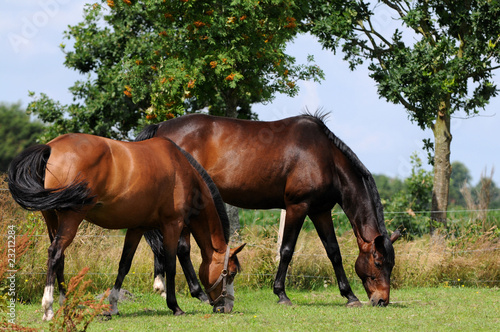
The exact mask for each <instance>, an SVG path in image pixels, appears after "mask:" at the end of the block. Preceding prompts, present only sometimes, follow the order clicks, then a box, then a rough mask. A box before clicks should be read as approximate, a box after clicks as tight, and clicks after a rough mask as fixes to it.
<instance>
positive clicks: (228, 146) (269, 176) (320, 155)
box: [156, 114, 334, 208]
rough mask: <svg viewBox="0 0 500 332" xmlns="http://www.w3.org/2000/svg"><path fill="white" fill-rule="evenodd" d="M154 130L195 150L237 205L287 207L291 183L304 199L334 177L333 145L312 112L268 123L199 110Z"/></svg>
mask: <svg viewBox="0 0 500 332" xmlns="http://www.w3.org/2000/svg"><path fill="white" fill-rule="evenodd" d="M156 135H157V136H164V137H168V138H170V139H172V140H173V141H174V142H176V143H177V144H178V145H179V146H181V147H182V148H183V149H185V150H186V151H188V152H189V153H191V154H192V155H193V157H195V159H196V160H197V161H198V162H200V164H201V165H202V166H203V167H204V168H205V169H206V170H207V172H208V173H209V174H210V176H211V177H212V179H213V180H214V182H215V183H216V184H217V187H218V188H219V190H220V192H221V194H222V197H223V199H224V200H225V201H226V202H228V203H231V204H234V205H237V206H241V207H246V208H274V207H284V206H285V194H286V193H285V191H286V189H287V188H288V189H289V191H290V192H291V193H293V195H291V196H289V198H290V199H292V200H300V199H303V197H304V196H307V195H309V194H311V193H310V192H307V191H308V190H309V191H315V190H316V189H320V190H323V191H324V190H326V189H325V188H324V187H325V186H328V185H329V184H331V182H332V167H331V164H332V162H331V160H332V158H334V156H333V149H332V148H333V145H332V142H331V141H330V140H329V139H328V137H327V136H326V135H325V133H324V132H323V130H322V128H321V126H320V125H319V124H318V122H317V120H315V119H314V118H313V117H308V116H297V117H292V118H287V119H283V120H279V121H272V122H265V121H248V120H239V119H230V118H222V117H214V116H209V115H202V114H195V115H188V116H183V117H180V118H177V119H174V120H169V121H167V122H164V123H162V124H161V125H160V126H159V128H158V131H157V134H156ZM304 183H307V184H308V186H307V188H306V187H303V188H298V184H304Z"/></svg>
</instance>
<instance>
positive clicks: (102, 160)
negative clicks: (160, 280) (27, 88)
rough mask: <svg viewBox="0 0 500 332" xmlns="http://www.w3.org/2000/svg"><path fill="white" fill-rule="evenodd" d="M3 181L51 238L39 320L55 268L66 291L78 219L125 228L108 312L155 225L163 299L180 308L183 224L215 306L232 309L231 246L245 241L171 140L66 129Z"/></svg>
mask: <svg viewBox="0 0 500 332" xmlns="http://www.w3.org/2000/svg"><path fill="white" fill-rule="evenodd" d="M188 158H190V159H188ZM8 181H9V189H10V191H11V193H12V196H13V198H14V199H15V200H16V202H17V203H19V204H20V205H21V206H22V207H23V208H25V209H28V210H36V211H42V213H43V216H44V218H45V222H46V224H47V228H48V232H49V237H50V241H51V245H50V247H49V250H48V256H49V257H48V270H47V283H46V286H45V291H44V295H43V300H42V306H43V309H44V316H43V319H44V320H50V319H51V318H52V317H53V315H54V313H53V310H52V303H53V292H54V282H55V278H56V276H57V279H58V281H59V291H60V300H61V299H64V292H65V289H64V276H63V273H64V250H65V249H66V248H67V247H68V246H69V245H70V243H71V242H72V241H73V238H74V237H75V235H76V231H77V229H78V226H79V225H80V223H81V222H82V221H83V219H86V220H87V221H89V222H92V223H94V224H96V225H99V226H101V227H104V228H108V229H124V228H126V229H127V234H126V236H125V243H124V247H123V252H122V257H121V259H120V263H119V270H118V276H117V278H116V282H115V285H114V287H113V290H112V291H111V294H110V296H109V301H110V304H111V312H110V314H116V313H118V309H117V299H118V294H119V290H120V287H121V285H122V282H123V279H124V278H125V276H126V275H127V273H128V271H129V269H130V266H131V264H132V258H133V256H134V253H135V251H136V249H137V246H138V244H139V241H140V240H141V238H142V235H143V233H144V232H145V231H148V230H152V229H155V230H158V231H159V232H160V233H161V235H162V237H163V242H162V243H161V244H160V246H162V248H163V250H164V257H165V259H164V261H163V264H165V267H166V275H167V305H168V307H169V308H170V309H171V310H172V311H173V313H174V314H175V315H180V314H183V311H182V310H181V309H180V308H179V306H178V304H177V300H176V297H175V285H174V282H175V272H176V271H175V270H176V269H175V264H176V259H175V256H176V250H177V243H178V240H179V237H180V235H181V231H182V229H183V228H184V227H185V226H187V227H188V228H189V230H190V232H191V233H192V234H193V236H194V238H195V239H196V241H197V243H198V245H199V246H200V249H201V253H202V263H201V266H200V271H199V276H200V280H201V282H202V284H203V285H204V286H205V287H206V288H210V289H208V290H207V293H208V295H209V296H210V298H211V299H212V304H213V305H214V311H222V312H229V311H231V310H232V307H233V300H234V297H233V295H234V291H233V289H232V282H233V280H234V277H235V275H236V273H237V271H238V269H239V262H238V260H237V257H236V254H237V253H238V252H239V251H240V250H241V249H242V248H243V246H240V247H238V248H236V249H231V250H230V249H229V246H228V220H227V215H226V212H225V210H224V208H223V202H222V200H221V198H220V195H219V193H218V191H217V189H216V187H215V186H214V184H213V182H212V181H211V180H210V178H209V177H208V176H207V174H206V172H204V170H203V169H202V168H201V167H200V166H199V164H197V163H196V161H194V160H193V159H192V157H190V156H189V155H188V154H184V153H183V151H182V150H181V149H180V148H178V146H176V145H175V144H174V143H173V142H171V141H170V140H167V139H163V138H155V139H154V140H149V141H144V142H132V143H131V142H128V143H127V142H119V141H114V140H110V139H106V138H102V137H98V136H91V135H86V134H68V135H63V136H60V137H58V138H56V139H54V140H53V141H51V142H49V143H48V144H46V145H36V146H34V147H31V148H28V149H27V150H25V151H24V152H22V153H21V154H20V155H19V156H17V157H16V158H15V159H14V160H13V161H12V163H11V165H10V169H9V175H8ZM191 268H192V267H191Z"/></svg>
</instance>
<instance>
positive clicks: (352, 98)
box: [0, 0, 500, 185]
mask: <svg viewBox="0 0 500 332" xmlns="http://www.w3.org/2000/svg"><path fill="white" fill-rule="evenodd" d="M86 2H87V1H81V0H23V1H19V0H4V3H3V6H2V9H1V12H0V75H1V83H0V84H1V85H0V102H8V103H14V102H21V103H22V105H23V106H27V104H28V103H29V102H30V100H31V99H30V97H29V96H28V91H34V92H36V93H37V94H39V93H41V92H43V93H46V94H48V95H49V96H50V97H52V98H54V99H56V100H59V101H61V102H62V103H70V102H71V101H72V95H71V94H70V93H69V92H68V88H69V87H70V86H72V85H73V83H74V82H75V81H76V80H78V79H81V78H82V77H81V76H79V75H78V74H77V73H76V72H73V71H71V70H69V69H67V68H65V67H64V65H63V62H64V54H63V53H62V51H61V50H60V48H59V45H60V44H61V43H62V42H65V43H67V41H65V40H63V31H64V30H66V29H67V26H68V25H74V24H77V23H78V22H80V21H82V18H83V5H84V4H85V3H86ZM379 10H380V11H381V12H379V13H378V14H379V15H378V21H377V22H376V24H378V25H379V28H380V29H382V30H386V31H392V29H394V25H395V24H396V23H395V22H393V21H392V20H391V18H390V14H389V13H386V12H384V11H383V9H379ZM288 51H289V54H291V55H293V56H295V57H296V58H297V63H305V61H306V57H307V55H308V54H311V55H314V57H315V60H316V63H317V64H318V65H319V66H320V67H321V68H322V69H323V70H324V72H325V75H326V79H325V80H324V81H323V82H322V83H321V84H317V83H314V82H300V84H299V86H300V89H301V91H300V94H299V95H298V96H296V97H294V98H289V97H285V96H277V98H276V99H275V100H274V101H273V102H272V103H269V104H267V105H255V106H254V111H256V112H257V113H258V114H259V117H260V119H261V120H276V119H281V118H285V117H289V116H294V115H297V114H300V113H301V112H303V110H304V108H305V107H307V108H308V109H309V110H315V109H317V108H323V110H324V111H328V112H330V116H329V118H328V122H327V125H328V126H329V128H330V129H331V130H332V131H333V132H334V133H335V134H336V135H337V136H338V137H340V138H341V139H342V140H344V142H345V143H347V144H348V145H349V146H350V147H351V148H352V150H353V151H354V152H355V153H356V154H357V155H358V157H359V158H360V159H361V161H362V162H363V163H364V164H365V165H366V166H367V167H368V169H369V170H370V171H371V172H372V173H374V174H386V175H388V176H394V177H399V178H405V177H407V176H408V175H409V171H410V155H411V154H412V153H413V152H418V153H419V154H420V155H421V156H422V158H423V159H424V160H426V157H425V153H424V152H423V151H422V149H421V148H422V139H423V138H432V133H431V132H430V130H427V131H422V130H420V129H419V128H418V127H417V125H415V124H412V123H411V122H410V121H409V119H408V115H407V113H406V112H405V110H404V108H403V107H402V106H399V105H393V104H389V103H387V102H386V101H384V100H381V99H379V98H378V95H377V91H376V86H375V83H374V81H373V80H371V79H370V78H369V77H368V71H367V70H366V68H359V69H357V70H356V71H354V72H352V71H350V70H349V68H348V66H347V63H345V62H343V61H342V59H341V54H337V55H334V54H333V53H331V52H329V51H324V50H322V49H321V46H320V45H319V44H318V42H317V41H316V40H315V39H314V38H313V37H310V36H302V37H299V38H298V39H297V40H296V41H295V42H294V43H292V44H290V45H289V47H288ZM499 75H500V70H498V71H497V74H496V79H495V81H496V83H497V84H498V85H499V86H500V79H499ZM481 115H482V116H480V117H476V118H471V119H461V118H458V117H457V118H454V119H453V120H452V128H451V130H452V134H453V141H452V147H451V160H452V161H455V160H457V161H460V162H462V163H464V164H465V165H466V166H467V168H469V170H470V173H471V175H472V177H473V183H475V182H477V181H478V179H479V177H480V175H481V173H482V172H483V171H484V170H485V169H487V172H488V174H489V172H490V171H491V168H492V167H494V166H497V167H498V166H499V165H500V140H499V138H500V96H499V97H497V98H496V99H494V100H493V102H491V103H490V105H488V106H487V108H486V110H484V111H482V112H481ZM494 180H495V182H496V184H497V185H500V170H498V169H497V172H496V174H495V175H494Z"/></svg>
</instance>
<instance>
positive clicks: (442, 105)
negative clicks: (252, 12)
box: [305, 0, 500, 224]
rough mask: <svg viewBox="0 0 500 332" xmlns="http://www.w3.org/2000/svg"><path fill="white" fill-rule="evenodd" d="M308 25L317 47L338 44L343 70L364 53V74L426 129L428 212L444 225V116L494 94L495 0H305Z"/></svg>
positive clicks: (497, 55) (475, 109)
mask: <svg viewBox="0 0 500 332" xmlns="http://www.w3.org/2000/svg"><path fill="white" fill-rule="evenodd" d="M377 7H378V8H380V7H383V8H384V9H385V12H386V13H387V12H390V13H391V15H392V17H395V18H396V19H397V20H398V21H399V22H400V23H401V27H402V29H401V30H400V29H396V30H395V31H394V32H393V33H392V35H384V34H383V33H382V32H381V31H378V30H376V29H375V25H374V23H373V22H374V19H375V18H376V17H375V14H374V12H373V10H372V9H371V8H377ZM311 8H313V9H312V10H311V13H310V16H309V20H310V22H309V24H307V25H305V27H306V28H307V29H308V30H309V31H311V33H312V34H314V35H316V36H317V37H318V38H319V39H320V41H321V43H322V44H323V46H324V47H326V48H330V49H332V50H335V49H336V48H337V47H338V46H339V45H341V46H342V50H343V52H344V54H345V59H346V60H348V61H349V63H350V67H351V69H354V68H356V66H358V65H359V64H361V63H363V61H364V60H368V61H369V62H370V64H369V67H368V68H369V71H370V77H371V78H373V79H374V80H375V82H377V85H378V93H379V95H380V97H381V98H385V99H386V100H387V101H389V102H392V103H395V104H401V105H403V106H404V108H405V109H406V111H407V113H408V116H409V118H410V120H411V121H412V122H415V123H417V124H418V125H419V126H420V128H422V129H425V128H430V129H432V131H433V134H434V142H433V143H432V142H431V141H430V139H428V140H425V141H424V144H425V147H426V148H428V150H429V151H431V152H433V156H432V158H431V162H432V164H433V165H434V188H433V201H432V202H433V203H432V210H433V211H434V212H433V214H432V218H433V219H434V220H438V221H442V222H443V223H444V224H446V211H447V207H448V192H449V179H450V173H451V167H450V143H451V139H452V134H451V127H450V119H451V117H452V116H453V115H454V114H456V113H458V112H462V114H464V116H465V117H470V116H475V115H477V114H478V113H479V111H480V110H481V109H482V108H484V107H485V105H486V104H488V102H489V100H490V99H491V98H492V97H494V96H496V95H497V93H498V89H497V87H496V85H495V84H493V82H492V76H493V71H494V70H496V69H498V68H500V66H499V65H498V64H499V62H500V45H499V42H500V34H499V31H500V2H499V1H492V0H475V1H473V0H467V1H448V0H445V1H442V0H439V1H438V0H419V1H407V0H380V1H377V4H376V5H375V7H370V6H369V4H368V3H365V2H364V1H342V2H339V1H331V2H330V1H320V0H318V1H311Z"/></svg>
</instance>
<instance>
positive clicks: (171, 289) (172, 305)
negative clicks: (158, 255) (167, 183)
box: [163, 222, 184, 316]
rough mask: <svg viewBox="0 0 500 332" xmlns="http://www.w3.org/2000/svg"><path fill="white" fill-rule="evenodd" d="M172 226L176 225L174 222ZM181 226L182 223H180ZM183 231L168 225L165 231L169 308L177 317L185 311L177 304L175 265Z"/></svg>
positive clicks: (164, 242) (164, 244)
mask: <svg viewBox="0 0 500 332" xmlns="http://www.w3.org/2000/svg"><path fill="white" fill-rule="evenodd" d="M172 224H176V223H175V222H173V223H172ZM179 224H180V223H179ZM181 231H182V229H177V228H176V227H174V226H171V225H166V226H165V227H164V230H163V249H164V253H165V260H164V264H165V276H166V278H165V279H166V283H167V306H168V307H169V309H170V310H172V312H173V314H174V315H175V316H179V315H183V314H184V311H182V310H181V308H180V307H179V305H178V303H177V298H176V296H175V272H176V271H175V264H176V258H175V256H176V252H177V244H178V241H179V240H178V239H179V237H180V233H181Z"/></svg>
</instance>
